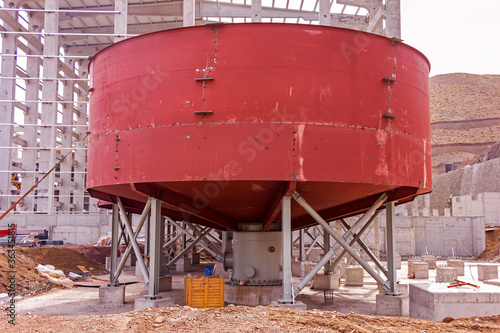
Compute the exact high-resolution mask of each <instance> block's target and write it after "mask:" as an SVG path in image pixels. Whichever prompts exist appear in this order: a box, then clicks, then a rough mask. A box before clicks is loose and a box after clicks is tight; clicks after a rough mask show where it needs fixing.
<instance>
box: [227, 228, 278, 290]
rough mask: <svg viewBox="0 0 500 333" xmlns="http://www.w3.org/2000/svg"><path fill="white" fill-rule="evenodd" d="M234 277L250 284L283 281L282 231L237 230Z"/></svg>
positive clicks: (234, 248)
mask: <svg viewBox="0 0 500 333" xmlns="http://www.w3.org/2000/svg"><path fill="white" fill-rule="evenodd" d="M232 278H233V280H234V281H235V282H238V281H248V285H269V284H279V283H281V232H235V233H234V235H233V277H232Z"/></svg>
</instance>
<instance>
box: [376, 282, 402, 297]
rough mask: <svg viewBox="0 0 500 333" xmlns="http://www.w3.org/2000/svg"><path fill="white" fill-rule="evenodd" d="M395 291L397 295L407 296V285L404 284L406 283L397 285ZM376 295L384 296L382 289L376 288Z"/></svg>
mask: <svg viewBox="0 0 500 333" xmlns="http://www.w3.org/2000/svg"><path fill="white" fill-rule="evenodd" d="M397 291H398V294H401V295H408V284H406V283H398V285H397ZM378 293H379V294H385V290H384V288H382V287H381V286H380V285H379V286H378Z"/></svg>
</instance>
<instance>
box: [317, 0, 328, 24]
mask: <svg viewBox="0 0 500 333" xmlns="http://www.w3.org/2000/svg"><path fill="white" fill-rule="evenodd" d="M330 8H331V5H330V0H319V25H327V26H329V25H330V24H331V18H330V17H331V15H330Z"/></svg>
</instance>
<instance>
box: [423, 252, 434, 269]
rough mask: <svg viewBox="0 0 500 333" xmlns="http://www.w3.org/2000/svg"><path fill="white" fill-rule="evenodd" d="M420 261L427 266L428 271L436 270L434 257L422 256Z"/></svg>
mask: <svg viewBox="0 0 500 333" xmlns="http://www.w3.org/2000/svg"><path fill="white" fill-rule="evenodd" d="M421 260H422V261H424V262H426V263H427V264H428V265H429V269H436V257H435V256H431V255H424V256H422V257H421Z"/></svg>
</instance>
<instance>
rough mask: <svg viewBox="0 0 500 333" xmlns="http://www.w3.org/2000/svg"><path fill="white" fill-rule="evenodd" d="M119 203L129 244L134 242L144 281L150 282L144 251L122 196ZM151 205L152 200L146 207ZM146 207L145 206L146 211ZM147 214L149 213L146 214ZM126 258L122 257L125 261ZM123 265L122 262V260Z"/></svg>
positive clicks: (118, 200)
mask: <svg viewBox="0 0 500 333" xmlns="http://www.w3.org/2000/svg"><path fill="white" fill-rule="evenodd" d="M117 203H118V207H120V216H121V218H122V222H123V223H124V224H125V228H126V229H127V233H128V235H129V237H130V242H129V244H132V248H133V249H134V253H135V256H136V257H137V265H139V267H140V268H141V272H142V275H143V276H144V282H145V283H146V284H148V283H149V274H148V269H147V268H146V264H145V263H144V260H143V259H142V253H141V249H139V245H138V244H137V236H135V235H134V231H133V230H132V225H131V223H130V221H129V219H128V216H127V213H126V211H125V207H123V204H122V201H121V200H120V197H117ZM148 206H149V207H151V201H150V200H148V203H147V204H146V207H148ZM149 207H148V211H149ZM145 210H146V208H144V211H145ZM146 216H147V215H146ZM146 216H144V219H146ZM123 259H124V258H122V261H123ZM120 265H121V262H120Z"/></svg>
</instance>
